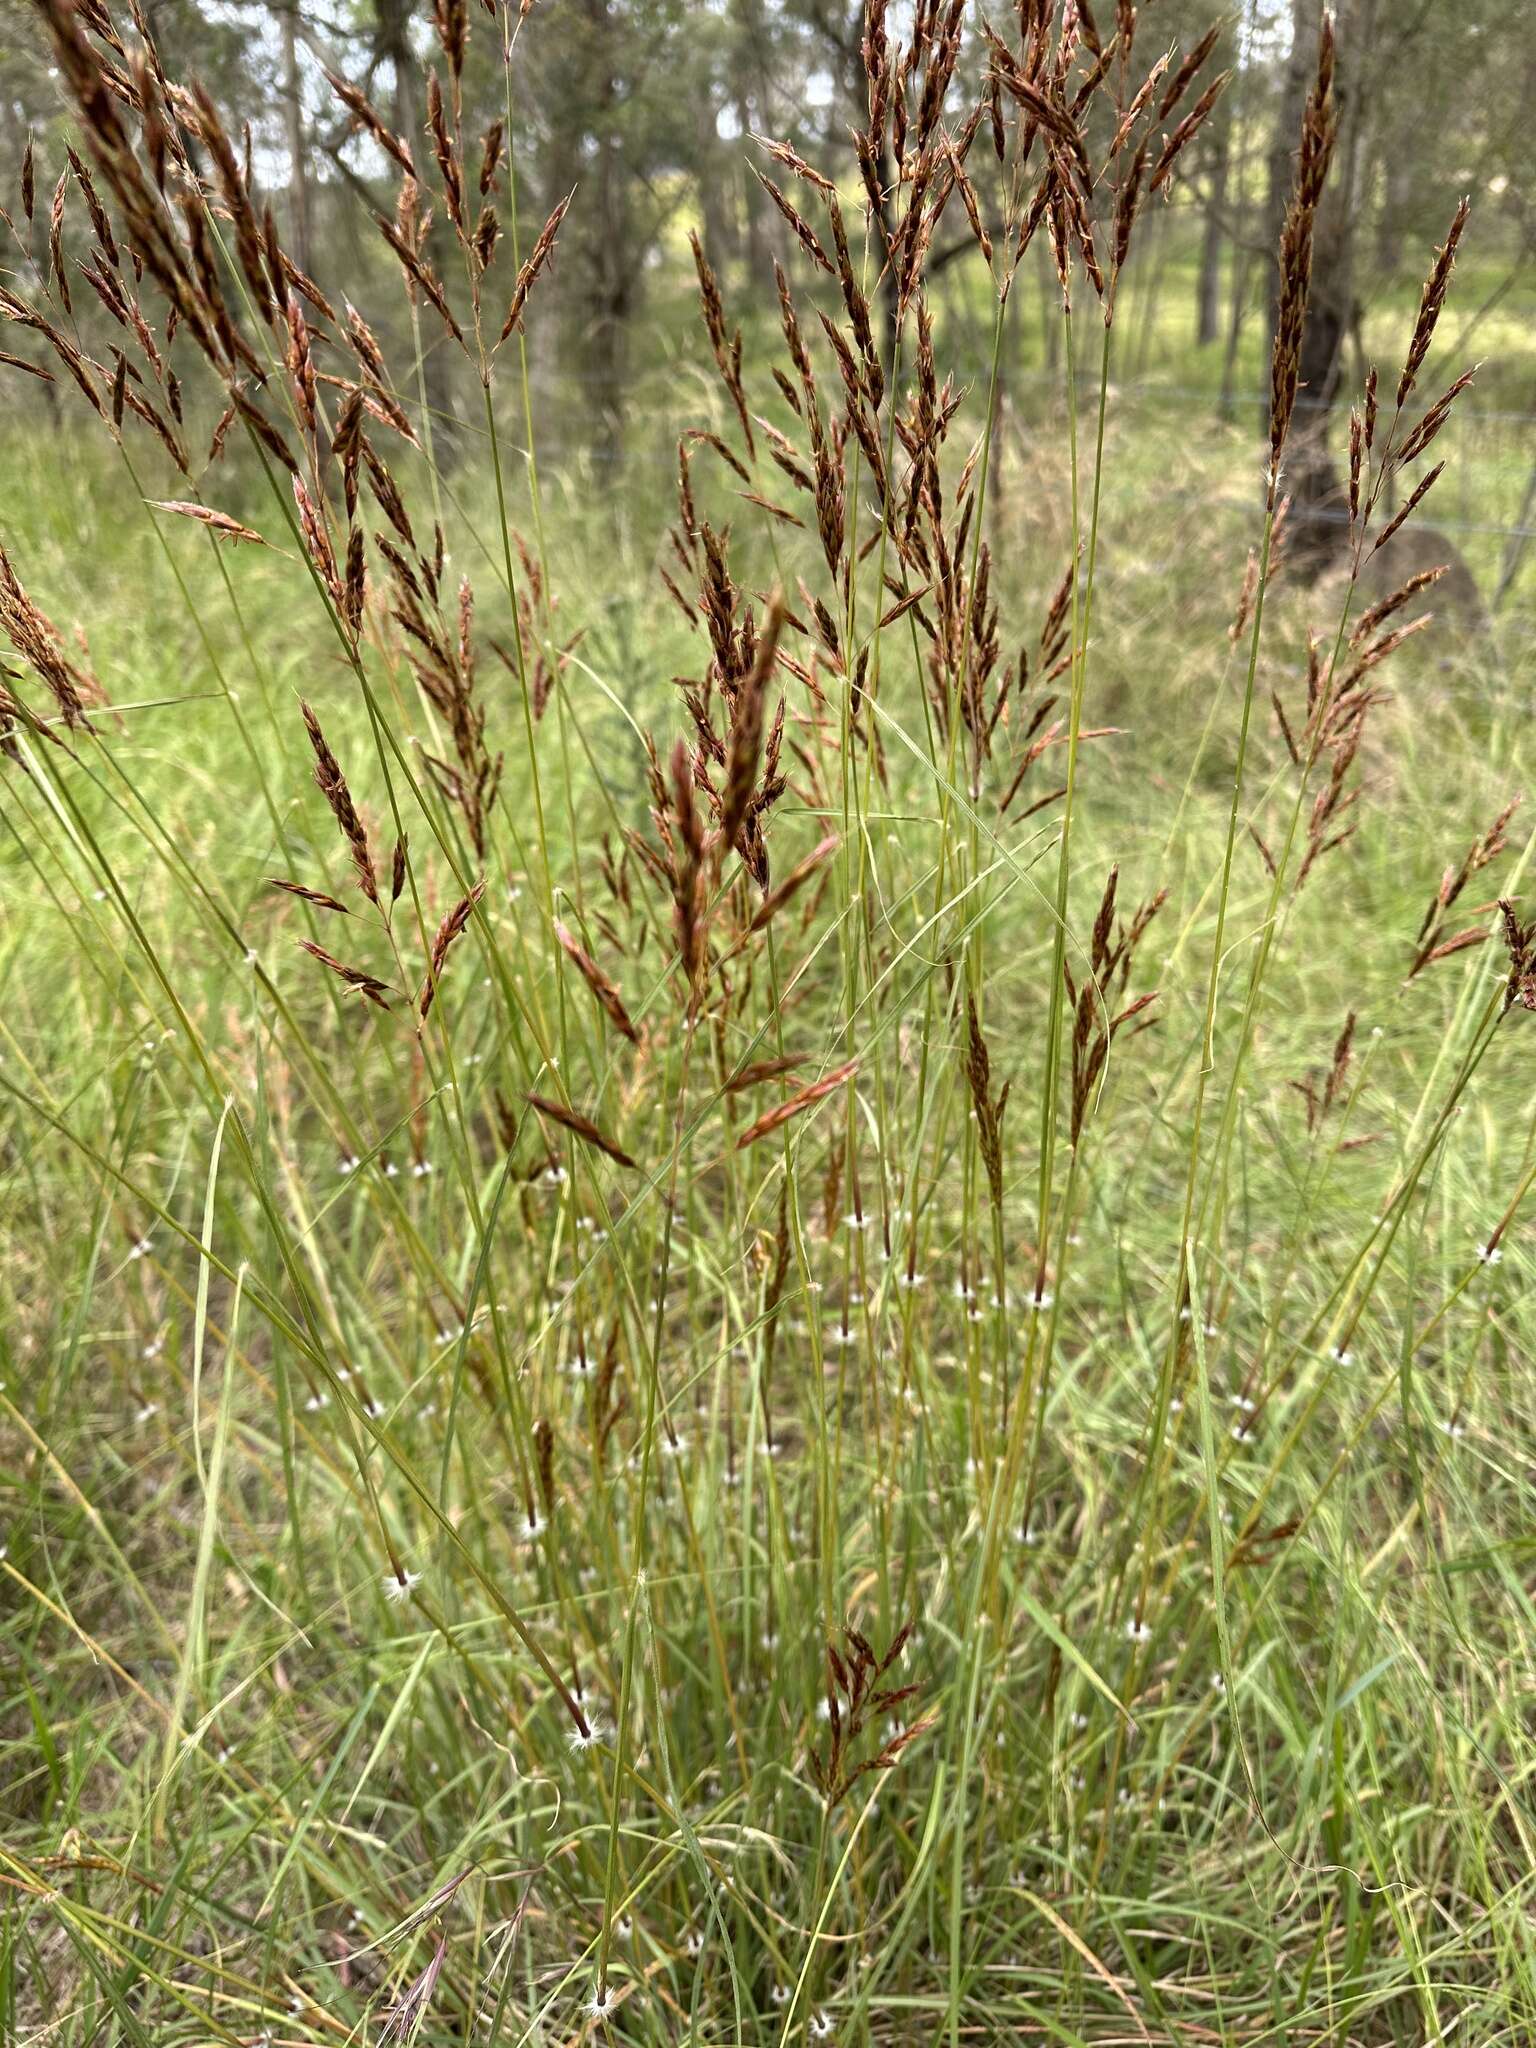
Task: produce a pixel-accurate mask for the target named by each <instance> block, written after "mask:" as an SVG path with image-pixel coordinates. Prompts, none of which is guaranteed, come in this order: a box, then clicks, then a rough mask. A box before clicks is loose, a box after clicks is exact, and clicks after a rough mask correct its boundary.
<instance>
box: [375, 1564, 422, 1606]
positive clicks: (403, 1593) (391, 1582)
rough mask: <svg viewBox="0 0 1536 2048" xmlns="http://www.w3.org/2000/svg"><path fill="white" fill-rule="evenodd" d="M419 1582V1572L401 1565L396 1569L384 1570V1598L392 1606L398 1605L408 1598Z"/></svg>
mask: <svg viewBox="0 0 1536 2048" xmlns="http://www.w3.org/2000/svg"><path fill="white" fill-rule="evenodd" d="M420 1584H421V1573H420V1572H408V1571H406V1570H405V1569H404V1567H401V1568H400V1569H399V1570H398V1571H392V1572H386V1573H385V1575H384V1598H385V1599H386V1600H387V1601H388V1602H389V1603H390V1605H391V1606H392V1607H398V1606H400V1605H401V1603H402V1602H403V1601H406V1600H409V1599H410V1597H411V1595H412V1593H413V1592H414V1591H415V1590H416V1588H417V1587H418V1586H419V1585H420Z"/></svg>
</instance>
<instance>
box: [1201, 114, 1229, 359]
mask: <svg viewBox="0 0 1536 2048" xmlns="http://www.w3.org/2000/svg"><path fill="white" fill-rule="evenodd" d="M1210 130H1211V133H1210V144H1209V160H1210V183H1209V186H1208V187H1207V191H1206V201H1205V231H1204V233H1203V235H1202V236H1201V238H1200V278H1199V283H1198V285H1197V287H1196V292H1197V296H1196V305H1195V341H1196V343H1197V344H1198V346H1199V347H1201V348H1209V347H1211V345H1212V344H1213V343H1214V342H1217V341H1219V340H1220V339H1221V330H1222V320H1221V252H1222V248H1223V246H1224V244H1225V242H1226V239H1227V232H1226V214H1227V188H1228V183H1229V172H1230V169H1231V163H1232V93H1231V91H1230V89H1229V90H1228V91H1226V92H1224V93H1223V94H1222V96H1221V98H1220V99H1219V100H1218V101H1217V102H1216V106H1215V110H1214V112H1213V113H1212V115H1211V120H1210ZM1234 254H1235V252H1234Z"/></svg>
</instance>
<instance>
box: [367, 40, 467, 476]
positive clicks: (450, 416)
mask: <svg viewBox="0 0 1536 2048" xmlns="http://www.w3.org/2000/svg"><path fill="white" fill-rule="evenodd" d="M373 9H374V21H375V23H376V24H377V28H376V40H375V48H376V49H377V52H378V54H379V56H380V57H382V58H384V59H385V60H386V62H387V63H388V64H389V67H390V69H391V71H392V72H393V73H394V99H393V104H392V106H391V109H390V119H391V120H392V121H393V122H394V125H395V132H396V133H397V134H399V135H403V136H404V137H405V138H406V140H407V141H408V142H409V143H410V145H411V149H412V151H413V152H414V151H417V150H419V149H420V148H421V147H422V141H421V129H422V121H423V114H424V109H425V104H426V89H425V87H424V86H423V84H422V76H421V62H420V59H419V58H418V57H417V55H416V48H415V45H414V44H413V43H412V41H411V22H412V19H413V16H414V14H415V6H414V0H373ZM441 232H442V223H441V222H440V221H439V222H438V224H437V226H436V228H435V229H434V231H433V233H432V235H431V237H430V238H429V244H428V246H429V249H430V251H431V255H432V261H433V263H434V264H435V265H436V267H437V269H438V271H439V273H440V274H442V275H448V274H449V273H448V272H447V271H446V270H445V269H444V264H445V255H444V251H443V248H442V244H441V241H440V239H439V238H440V235H441ZM421 345H422V364H421V370H422V379H423V382H424V385H425V388H426V402H427V405H428V407H429V409H430V411H431V413H432V443H433V450H432V452H433V457H434V459H435V460H436V461H437V462H439V463H440V464H441V465H442V467H443V468H444V469H451V468H453V466H454V464H455V462H456V460H457V455H458V449H457V445H456V443H457V436H456V435H455V433H454V431H453V429H454V425H455V418H456V416H455V413H454V408H453V384H452V379H451V376H450V369H451V362H450V358H449V355H448V350H447V348H446V347H445V346H444V345H443V334H442V329H441V327H440V326H439V324H438V321H437V316H436V315H435V314H434V313H433V312H432V309H431V308H430V307H427V308H425V309H424V314H423V318H422V322H421Z"/></svg>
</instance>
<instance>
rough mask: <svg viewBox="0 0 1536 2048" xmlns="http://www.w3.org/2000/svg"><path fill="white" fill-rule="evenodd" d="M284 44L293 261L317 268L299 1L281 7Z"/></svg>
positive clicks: (309, 269)
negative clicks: (306, 140)
mask: <svg viewBox="0 0 1536 2048" xmlns="http://www.w3.org/2000/svg"><path fill="white" fill-rule="evenodd" d="M278 33H279V36H280V39H281V43H282V73H281V82H280V87H279V90H280V92H281V95H282V103H283V138H284V141H285V142H286V144H287V148H288V236H289V246H290V247H291V249H292V251H293V260H294V262H295V263H297V264H298V266H299V268H300V269H301V270H303V271H307V272H310V273H313V270H314V237H313V234H312V231H311V215H310V204H309V158H308V151H307V149H306V146H305V141H304V96H303V81H302V77H301V74H300V71H299V39H298V33H297V0H288V4H287V5H286V6H280V7H279V9H278Z"/></svg>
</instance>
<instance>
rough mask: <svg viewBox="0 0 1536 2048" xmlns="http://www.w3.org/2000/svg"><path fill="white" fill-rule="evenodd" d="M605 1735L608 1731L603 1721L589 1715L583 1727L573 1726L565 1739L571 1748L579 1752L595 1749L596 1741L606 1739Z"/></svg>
mask: <svg viewBox="0 0 1536 2048" xmlns="http://www.w3.org/2000/svg"><path fill="white" fill-rule="evenodd" d="M607 1735H608V1731H607V1729H606V1728H605V1727H604V1725H603V1723H602V1722H601V1721H599V1720H598V1719H597V1717H596V1715H592V1716H590V1717H589V1719H588V1721H587V1725H586V1726H585V1728H573V1729H572V1730H571V1732H570V1734H569V1735H568V1736H567V1737H566V1740H567V1741H568V1742H569V1744H570V1746H571V1748H572V1749H574V1750H575V1751H576V1752H577V1753H578V1754H580V1753H581V1752H583V1751H585V1750H588V1749H595V1748H596V1747H597V1745H598V1743H600V1742H604V1741H606V1740H607Z"/></svg>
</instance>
